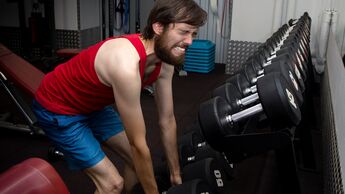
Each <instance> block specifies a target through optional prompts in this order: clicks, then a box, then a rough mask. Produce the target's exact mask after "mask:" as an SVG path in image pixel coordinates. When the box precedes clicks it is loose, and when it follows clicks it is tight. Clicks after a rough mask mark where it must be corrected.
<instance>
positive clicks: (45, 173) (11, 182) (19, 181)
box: [0, 158, 70, 194]
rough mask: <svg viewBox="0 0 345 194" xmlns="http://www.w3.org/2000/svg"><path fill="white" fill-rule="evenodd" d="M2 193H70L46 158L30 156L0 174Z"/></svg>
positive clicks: (0, 190) (0, 189)
mask: <svg viewBox="0 0 345 194" xmlns="http://www.w3.org/2000/svg"><path fill="white" fill-rule="evenodd" d="M0 193H1V194H19V193H20V194H48V193H49V194H68V193H70V192H69V191H68V189H67V186H66V185H65V183H64V182H63V180H62V178H61V177H60V175H59V174H58V173H57V172H56V170H55V169H54V168H53V167H52V166H51V165H50V164H49V163H48V162H46V161H45V160H43V159H40V158H30V159H27V160H24V161H23V162H21V163H19V164H16V165H15V166H13V167H11V168H10V169H8V170H6V171H5V172H3V173H2V174H0Z"/></svg>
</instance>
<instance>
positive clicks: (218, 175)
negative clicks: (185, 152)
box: [182, 158, 227, 193]
mask: <svg viewBox="0 0 345 194" xmlns="http://www.w3.org/2000/svg"><path fill="white" fill-rule="evenodd" d="M182 174H183V176H182V180H183V181H190V180H194V179H202V180H204V181H206V182H207V183H208V185H210V187H211V189H212V191H214V192H215V193H224V189H225V185H226V181H227V178H226V177H225V173H224V171H223V168H222V167H221V165H220V164H219V163H218V161H217V160H216V159H214V158H205V159H203V160H199V161H196V162H194V163H191V164H188V165H186V166H185V167H184V168H183V170H182Z"/></svg>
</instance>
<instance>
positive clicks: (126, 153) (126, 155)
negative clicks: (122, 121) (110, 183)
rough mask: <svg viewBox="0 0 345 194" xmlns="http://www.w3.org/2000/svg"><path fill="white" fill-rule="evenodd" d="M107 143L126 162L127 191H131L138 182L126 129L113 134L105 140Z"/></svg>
mask: <svg viewBox="0 0 345 194" xmlns="http://www.w3.org/2000/svg"><path fill="white" fill-rule="evenodd" d="M104 143H105V145H106V146H107V147H108V148H110V149H111V150H112V151H114V152H116V153H118V154H119V156H120V157H121V158H122V159H123V160H124V162H125V168H124V171H123V177H124V184H125V190H126V193H129V192H130V190H131V189H132V188H133V186H134V185H135V184H136V183H137V182H138V179H137V176H136V173H135V170H134V165H133V160H132V152H131V149H130V145H129V142H128V139H127V136H126V133H125V132H124V131H122V132H120V133H118V134H117V135H115V136H112V137H111V138H109V139H108V140H107V141H105V142H104Z"/></svg>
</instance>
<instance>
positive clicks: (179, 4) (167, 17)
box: [142, 0, 207, 39]
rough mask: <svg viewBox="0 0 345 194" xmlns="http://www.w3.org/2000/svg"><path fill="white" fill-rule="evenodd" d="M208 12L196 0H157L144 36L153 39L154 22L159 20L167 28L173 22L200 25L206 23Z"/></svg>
mask: <svg viewBox="0 0 345 194" xmlns="http://www.w3.org/2000/svg"><path fill="white" fill-rule="evenodd" d="M206 19H207V13H206V12H205V11H204V10H203V9H202V8H201V7H199V5H198V4H196V3H195V1H194V0H156V1H155V4H154V6H153V8H152V10H151V12H150V15H149V17H148V20H147V25H146V27H145V28H144V31H143V33H142V36H143V38H144V39H152V38H153V37H154V34H155V33H154V31H153V29H152V24H154V23H156V22H159V23H161V24H162V25H163V26H164V27H165V28H166V27H167V26H168V25H169V24H171V23H186V24H189V25H192V26H196V27H200V26H202V25H204V24H205V22H206Z"/></svg>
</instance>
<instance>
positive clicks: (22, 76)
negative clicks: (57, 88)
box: [0, 43, 45, 135]
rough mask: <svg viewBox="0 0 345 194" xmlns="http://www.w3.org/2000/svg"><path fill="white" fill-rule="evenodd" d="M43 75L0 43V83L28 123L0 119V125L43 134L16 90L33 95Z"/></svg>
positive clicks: (28, 107)
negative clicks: (22, 123)
mask: <svg viewBox="0 0 345 194" xmlns="http://www.w3.org/2000/svg"><path fill="white" fill-rule="evenodd" d="M44 75H45V74H44V73H43V72H42V71H40V70H39V69H37V68H36V67H34V66H33V65H31V64H30V63H28V62H27V61H25V60H24V59H22V58H21V57H19V56H18V55H16V54H15V53H13V52H12V51H10V50H9V49H8V48H6V47H5V46H4V45H2V44H1V43H0V85H1V86H2V87H3V88H4V89H5V91H6V92H7V93H8V94H9V96H10V97H11V99H12V100H13V101H14V103H15V104H16V106H17V108H18V109H19V110H20V112H21V113H22V114H23V115H24V117H25V119H26V121H27V123H28V125H21V124H13V123H10V122H6V121H0V127H3V128H7V129H14V130H19V131H23V132H29V133H30V134H39V135H43V134H44V132H43V131H42V129H40V128H39V127H37V126H36V123H37V119H36V117H35V115H34V113H33V112H32V110H31V108H30V106H29V105H28V104H27V103H26V102H25V101H24V100H23V99H22V97H21V95H19V93H18V92H17V90H16V87H18V88H20V89H21V90H22V91H24V92H25V93H26V94H28V95H29V96H30V97H34V94H35V91H36V90H37V88H38V86H39V84H40V82H41V80H42V79H43V77H44ZM14 85H15V86H14Z"/></svg>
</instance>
